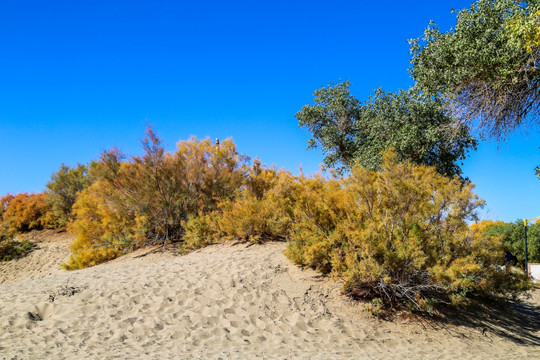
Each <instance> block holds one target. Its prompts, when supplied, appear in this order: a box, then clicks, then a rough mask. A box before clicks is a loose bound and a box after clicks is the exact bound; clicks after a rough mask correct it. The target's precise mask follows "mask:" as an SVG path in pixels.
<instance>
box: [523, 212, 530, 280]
mask: <svg viewBox="0 0 540 360" xmlns="http://www.w3.org/2000/svg"><path fill="white" fill-rule="evenodd" d="M523 225H525V275H527V276H529V266H528V261H527V260H528V259H527V219H525V220H524V221H523Z"/></svg>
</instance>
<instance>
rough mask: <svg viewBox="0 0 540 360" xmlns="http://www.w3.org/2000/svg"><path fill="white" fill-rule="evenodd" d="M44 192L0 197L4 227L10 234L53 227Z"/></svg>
mask: <svg viewBox="0 0 540 360" xmlns="http://www.w3.org/2000/svg"><path fill="white" fill-rule="evenodd" d="M46 197H47V196H46V194H44V193H40V194H28V193H21V194H17V195H15V196H13V195H6V196H4V197H2V199H0V205H1V206H0V207H1V208H2V210H1V215H2V219H1V221H2V222H3V223H4V227H5V228H6V229H5V231H7V232H8V233H10V234H16V233H22V232H27V231H31V230H41V229H45V228H53V227H54V217H53V214H52V212H51V208H50V206H49V204H48V203H47V201H46Z"/></svg>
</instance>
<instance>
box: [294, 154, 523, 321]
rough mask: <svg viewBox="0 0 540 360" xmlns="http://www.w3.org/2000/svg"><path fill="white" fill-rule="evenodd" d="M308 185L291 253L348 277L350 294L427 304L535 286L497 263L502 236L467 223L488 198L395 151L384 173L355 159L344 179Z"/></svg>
mask: <svg viewBox="0 0 540 360" xmlns="http://www.w3.org/2000/svg"><path fill="white" fill-rule="evenodd" d="M303 185H304V192H303V193H302V196H300V197H298V198H297V199H296V204H295V219H294V220H295V221H293V226H292V229H291V240H290V241H289V243H288V245H287V251H286V255H287V256H288V257H289V258H291V259H292V260H293V261H294V262H296V263H298V264H302V265H304V266H310V267H313V268H315V269H318V270H320V271H323V272H330V273H332V274H333V275H334V276H336V277H338V278H340V279H342V280H343V289H344V291H345V292H346V293H348V294H349V295H351V296H353V297H360V298H366V299H381V301H382V304H384V306H385V307H386V308H391V307H393V308H396V307H397V308H399V307H404V308H408V309H415V310H419V311H422V310H429V309H431V306H432V305H433V303H436V302H445V303H454V304H460V303H463V302H464V301H465V300H466V296H467V295H469V294H477V295H487V296H493V295H508V294H510V295H513V294H516V293H518V292H519V291H522V290H524V289H526V288H527V287H528V283H527V280H526V279H525V277H524V276H523V275H520V274H519V273H512V272H509V271H499V270H497V268H496V267H495V265H496V264H498V263H500V260H501V259H503V253H502V246H501V245H502V244H501V242H500V239H499V238H494V237H489V236H481V233H480V232H478V231H472V232H471V231H470V230H469V226H468V225H467V220H474V219H475V212H474V211H475V209H476V208H477V207H478V206H481V205H482V204H483V202H482V201H481V200H478V198H477V196H476V195H474V194H473V192H472V188H473V186H472V185H470V184H465V185H463V184H462V183H461V182H460V181H459V180H458V179H457V178H456V179H453V180H451V179H448V178H446V177H444V176H442V175H440V174H438V173H437V172H436V171H435V169H434V168H429V167H425V166H416V165H411V164H408V163H398V162H397V160H396V156H395V153H394V152H393V151H392V150H391V151H389V152H387V153H386V154H385V155H384V163H383V165H382V170H381V171H379V172H373V171H369V170H366V169H363V168H361V167H358V166H356V167H354V168H353V169H352V171H351V174H350V176H349V177H348V178H347V179H345V180H343V182H341V183H340V182H338V181H333V180H332V181H323V180H319V181H314V180H311V182H309V181H306V182H304V184H303ZM502 279H504V281H503V280H502Z"/></svg>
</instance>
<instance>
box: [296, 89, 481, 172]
mask: <svg viewBox="0 0 540 360" xmlns="http://www.w3.org/2000/svg"><path fill="white" fill-rule="evenodd" d="M349 87H350V83H349V82H348V81H345V82H343V83H339V84H335V85H334V84H330V85H329V86H328V87H322V88H320V89H318V90H316V91H315V93H314V96H315V98H314V105H305V106H304V107H303V108H302V110H301V111H299V112H298V113H297V114H296V117H297V119H298V120H299V124H300V125H301V126H304V127H307V128H308V129H309V131H310V132H311V133H312V137H311V139H310V140H309V147H311V148H313V147H316V146H320V147H321V148H322V150H323V152H324V153H325V154H326V157H325V159H324V162H325V164H326V165H327V166H336V165H338V164H341V165H342V167H345V168H350V167H351V166H352V165H353V164H354V163H355V162H356V161H358V163H359V164H360V165H361V166H364V167H366V168H368V169H371V170H376V169H378V167H379V165H380V164H381V162H382V156H381V153H382V152H384V151H385V150H387V149H389V148H390V147H394V148H395V149H396V153H397V156H398V158H399V160H400V161H405V160H406V161H410V162H412V163H414V164H418V165H421V164H423V165H429V166H435V167H436V168H437V171H439V172H440V173H441V174H444V175H447V176H454V175H461V169H460V167H459V165H458V162H459V160H462V159H464V158H465V157H466V155H467V151H468V150H470V149H475V148H476V140H475V139H473V138H472V137H471V135H470V134H469V131H468V128H467V127H466V126H461V127H460V128H459V130H457V131H456V133H455V134H454V136H452V134H451V133H450V132H449V129H450V127H451V124H452V123H453V121H454V119H453V118H452V117H450V116H448V115H446V114H445V112H444V110H443V108H442V106H441V103H439V102H438V101H437V100H435V99H432V98H428V97H426V96H424V95H422V94H420V93H418V92H417V91H416V90H414V89H410V90H407V91H400V92H398V93H389V92H385V91H383V90H380V89H379V90H377V91H375V93H374V95H373V96H372V97H370V99H369V100H368V101H367V102H365V103H361V102H360V101H359V100H357V99H356V98H355V97H354V96H353V95H351V94H350V90H349Z"/></svg>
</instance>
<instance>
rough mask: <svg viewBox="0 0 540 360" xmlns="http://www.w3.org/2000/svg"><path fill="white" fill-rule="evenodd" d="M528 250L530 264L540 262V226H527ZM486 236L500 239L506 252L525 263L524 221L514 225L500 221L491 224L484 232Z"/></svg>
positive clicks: (517, 221) (536, 224)
mask: <svg viewBox="0 0 540 360" xmlns="http://www.w3.org/2000/svg"><path fill="white" fill-rule="evenodd" d="M527 226H528V229H527V250H528V260H529V262H540V224H538V223H535V224H532V225H527ZM483 234H484V236H496V237H500V238H501V240H502V242H503V244H504V247H505V250H508V251H510V252H511V253H512V254H514V255H515V256H516V257H517V258H518V262H519V263H521V264H523V263H524V261H525V244H524V243H525V241H524V237H525V235H524V226H523V220H516V222H514V223H504V222H502V221H499V222H497V223H493V224H490V226H487V227H486V228H485V229H484V231H483Z"/></svg>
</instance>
